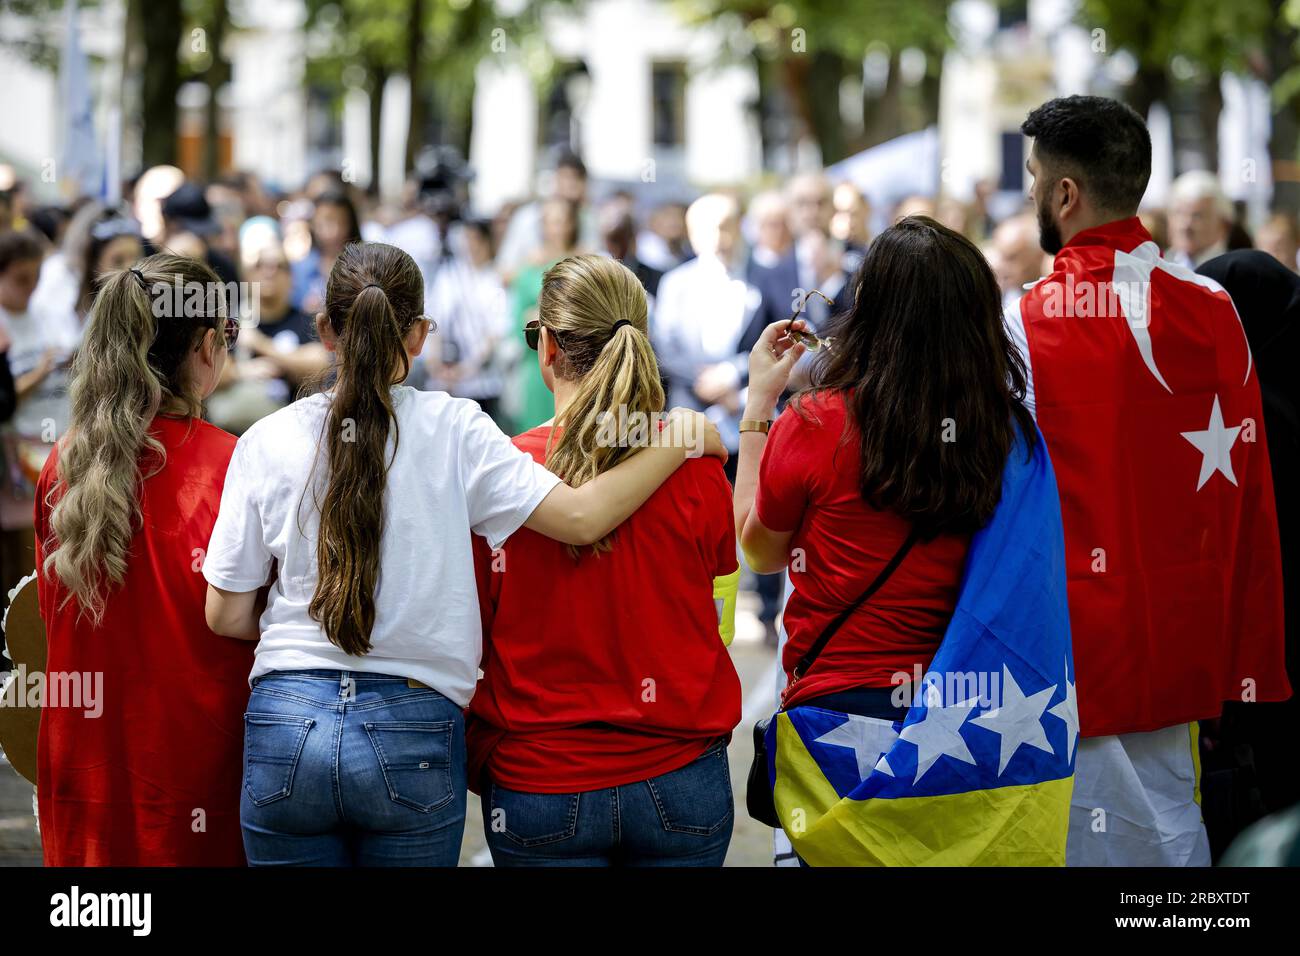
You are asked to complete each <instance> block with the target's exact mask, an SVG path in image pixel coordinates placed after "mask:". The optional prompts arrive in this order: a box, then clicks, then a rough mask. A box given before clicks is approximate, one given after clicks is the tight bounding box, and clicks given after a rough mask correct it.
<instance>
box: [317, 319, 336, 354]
mask: <svg viewBox="0 0 1300 956" xmlns="http://www.w3.org/2000/svg"><path fill="white" fill-rule="evenodd" d="M316 337H317V338H319V339H320V342H321V345H323V346H325V349H326V351H329V352H333V351H335V350H336V349H337V347H338V338H337V337H336V336H335V335H334V329H333V328H331V327H330V320H329V319H328V318H327V317H326V315H325V313H324V312H317V313H316Z"/></svg>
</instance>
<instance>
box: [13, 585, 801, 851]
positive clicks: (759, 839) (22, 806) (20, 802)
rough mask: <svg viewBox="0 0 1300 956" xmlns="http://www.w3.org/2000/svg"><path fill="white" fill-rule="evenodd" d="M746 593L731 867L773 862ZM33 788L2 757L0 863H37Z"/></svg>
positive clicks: (757, 631)
mask: <svg viewBox="0 0 1300 956" xmlns="http://www.w3.org/2000/svg"><path fill="white" fill-rule="evenodd" d="M749 597H750V595H746V594H742V595H741V598H742V602H743V606H742V609H741V611H740V612H739V613H738V615H737V617H738V620H737V622H736V623H737V635H736V641H735V643H734V644H733V645H732V659H733V660H734V661H735V664H736V669H737V670H738V671H739V672H740V679H741V683H742V685H743V686H744V690H745V716H744V719H743V720H742V721H741V723H740V726H739V727H737V728H736V732H735V734H734V736H733V739H732V741H731V747H730V749H729V750H728V756H729V758H730V760H731V785H732V791H733V793H734V794H735V798H736V827H735V832H734V834H733V836H732V839H731V849H730V850H729V851H728V853H727V865H728V866H770V865H771V863H772V831H771V830H770V829H768V828H767V827H765V826H763V825H762V824H759V823H755V822H754V821H753V820H751V819H749V817H748V815H746V813H745V807H744V802H745V776H746V774H747V773H748V771H749V761H750V757H751V756H752V755H753V747H752V743H751V734H750V728H751V727H752V726H753V723H754V721H755V720H758V719H760V718H762V717H763V716H764V715H765V714H767V713H769V712H770V711H771V710H772V703H773V695H774V681H775V672H774V670H773V667H774V660H775V655H774V653H773V651H772V649H771V648H769V647H766V646H764V644H763V643H762V639H761V628H760V626H759V624H758V621H757V620H756V619H755V618H754V616H753V614H752V613H751V612H750V611H749V610H748V608H749V607H752V604H751V603H750V601H748V600H746V599H747V598H749ZM32 793H33V789H32V786H31V784H29V783H28V782H27V781H26V780H24V779H23V778H22V777H20V776H18V774H17V773H16V772H15V771H14V770H13V768H12V767H10V766H9V765H8V764H7V763H6V762H4V759H3V757H0V866H39V865H40V862H41V844H40V836H39V835H38V834H37V832H36V819H35V816H34V815H33V813H32ZM461 865H462V866H491V865H492V861H491V858H490V857H489V855H488V852H487V849H486V847H485V846H484V843H483V819H482V814H481V813H480V812H479V802H478V799H477V798H476V797H475V796H474V795H473V794H470V799H469V809H468V818H467V820H466V822H465V842H464V844H463V846H462V847H461Z"/></svg>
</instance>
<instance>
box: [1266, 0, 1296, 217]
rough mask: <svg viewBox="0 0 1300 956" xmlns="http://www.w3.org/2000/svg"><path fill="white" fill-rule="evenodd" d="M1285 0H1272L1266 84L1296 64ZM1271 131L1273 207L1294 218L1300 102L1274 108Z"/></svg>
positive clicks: (1269, 141) (1293, 98) (1269, 147)
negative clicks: (1272, 23)
mask: <svg viewBox="0 0 1300 956" xmlns="http://www.w3.org/2000/svg"><path fill="white" fill-rule="evenodd" d="M1284 5H1285V0H1273V3H1272V6H1273V15H1274V23H1275V24H1277V29H1275V30H1274V31H1273V35H1272V37H1271V38H1270V40H1269V44H1268V49H1267V51H1266V52H1267V56H1268V73H1269V75H1268V81H1269V82H1270V83H1273V82H1276V81H1277V79H1278V77H1280V76H1281V75H1282V74H1283V73H1285V72H1286V71H1287V69H1289V68H1290V67H1291V66H1292V64H1294V63H1295V48H1296V42H1297V39H1298V37H1297V33H1296V30H1295V29H1294V28H1292V27H1288V26H1286V25H1285V24H1286V20H1285V19H1284V18H1283V17H1282V15H1281V13H1282V7H1283V6H1284ZM1272 119H1273V123H1272V130H1271V132H1270V134H1269V138H1268V156H1269V159H1270V160H1271V161H1272V164H1273V208H1274V209H1277V210H1280V211H1283V212H1287V213H1290V214H1291V215H1292V216H1295V215H1296V214H1297V213H1300V166H1298V165H1297V163H1296V158H1297V153H1298V152H1300V99H1298V98H1296V97H1292V98H1290V99H1289V100H1288V101H1287V102H1285V103H1281V104H1275V105H1274V107H1273V117H1272Z"/></svg>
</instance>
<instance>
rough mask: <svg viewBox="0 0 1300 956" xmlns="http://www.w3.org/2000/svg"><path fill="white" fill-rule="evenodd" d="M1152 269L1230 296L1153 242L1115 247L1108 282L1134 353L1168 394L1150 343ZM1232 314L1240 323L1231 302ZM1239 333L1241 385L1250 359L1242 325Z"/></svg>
mask: <svg viewBox="0 0 1300 956" xmlns="http://www.w3.org/2000/svg"><path fill="white" fill-rule="evenodd" d="M1156 269H1161V270H1163V271H1164V272H1167V273H1168V274H1169V275H1171V276H1173V277H1174V278H1175V279H1179V280H1181V281H1183V282H1194V283H1196V284H1197V285H1199V286H1204V287H1205V288H1207V289H1209V290H1210V291H1211V292H1214V293H1216V294H1222V295H1223V297H1224V298H1225V299H1227V301H1228V302H1229V304H1231V303H1232V297H1231V296H1229V295H1228V293H1227V291H1226V290H1225V289H1224V288H1223V286H1221V285H1219V283H1217V282H1215V281H1214V280H1213V279H1211V278H1209V277H1208V276H1203V275H1197V274H1196V273H1195V272H1193V271H1192V270H1191V269H1188V268H1187V267H1186V266H1182V265H1179V264H1178V263H1176V262H1170V261H1169V260H1168V259H1162V258H1161V257H1160V247H1159V246H1157V245H1156V244H1155V243H1154V242H1144V243H1142V244H1141V245H1140V246H1138V247H1137V248H1136V249H1134V250H1133V251H1132V252H1123V251H1121V250H1118V249H1117V250H1115V271H1114V274H1113V275H1112V277H1111V284H1112V287H1113V288H1114V290H1115V295H1116V297H1117V298H1118V299H1119V302H1120V305H1121V306H1122V307H1123V309H1124V317H1125V320H1126V321H1125V324H1126V325H1127V326H1128V329H1129V332H1130V333H1131V334H1132V335H1133V341H1134V342H1135V343H1136V344H1137V348H1138V354H1139V355H1141V356H1142V361H1143V363H1144V364H1145V365H1146V367H1147V371H1149V372H1150V373H1151V374H1152V375H1153V376H1154V377H1155V380H1156V381H1157V382H1159V383H1160V384H1161V385H1162V386H1164V390H1165V391H1166V392H1168V393H1169V394H1170V395H1172V394H1173V393H1174V390H1173V389H1172V388H1170V387H1169V383H1168V382H1166V381H1165V377H1164V376H1163V375H1162V374H1160V368H1159V366H1158V365H1156V357H1155V353H1154V352H1153V350H1152V346H1151V314H1150V313H1151V273H1152V272H1154V271H1155V270H1156ZM1232 314H1233V315H1236V316H1237V322H1238V324H1240V323H1241V316H1240V315H1237V307H1236V305H1233V306H1232ZM1241 337H1242V341H1243V342H1245V345H1246V374H1245V375H1244V376H1242V379H1241V383H1242V384H1243V385H1245V384H1246V381H1247V380H1248V379H1249V378H1250V369H1251V362H1252V359H1251V354H1250V343H1249V342H1247V341H1246V330H1245V328H1244V327H1243V328H1242V330H1241Z"/></svg>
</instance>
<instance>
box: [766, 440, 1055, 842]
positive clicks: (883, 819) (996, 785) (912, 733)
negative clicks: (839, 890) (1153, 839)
mask: <svg viewBox="0 0 1300 956" xmlns="http://www.w3.org/2000/svg"><path fill="white" fill-rule="evenodd" d="M813 666H814V667H815V666H816V665H813ZM909 677H910V675H909ZM899 692H900V693H901V692H902V688H900V691H899ZM1078 726H1079V725H1078V719H1077V716H1076V710H1075V690H1074V665H1073V661H1072V658H1071V651H1070V622H1069V611H1068V609H1067V606H1066V584H1065V551H1064V541H1063V536H1062V528H1061V512H1060V504H1059V500H1058V496H1057V487H1056V481H1055V478H1054V477H1053V474H1052V465H1051V462H1050V460H1049V459H1048V455H1047V450H1046V448H1045V446H1044V443H1043V441H1042V438H1041V436H1039V438H1038V441H1037V442H1036V443H1035V447H1034V449H1033V451H1032V452H1031V453H1029V454H1026V450H1025V446H1024V441H1023V436H1021V437H1020V438H1019V439H1018V442H1017V445H1016V447H1015V448H1014V449H1012V452H1011V455H1010V456H1009V457H1008V459H1007V465H1006V469H1005V472H1004V474H1003V479H1002V500H1001V502H1000V504H999V505H998V508H997V510H996V511H995V512H994V515H993V518H992V519H991V520H990V522H989V524H988V525H987V526H986V527H985V528H983V529H982V530H981V531H979V532H977V533H976V534H975V535H974V536H973V537H972V540H971V545H970V551H969V552H968V555H967V559H966V568H965V570H964V572H963V577H962V583H961V587H960V590H959V592H958V597H957V605H956V610H955V611H954V613H953V617H952V621H951V623H950V624H949V626H948V629H947V631H946V632H945V634H944V638H943V641H942V643H941V644H940V646H939V649H938V651H936V652H935V655H934V659H933V660H932V661H931V662H930V668H929V671H928V672H927V673H926V674H925V675H924V676H923V677H922V679H921V681H920V683H919V687H918V688H917V689H915V699H914V700H913V701H912V702H911V706H910V707H909V709H908V711H907V716H906V718H905V719H904V720H903V721H902V722H901V723H900V722H891V721H888V720H882V719H874V718H869V717H860V716H857V715H850V714H844V713H839V712H837V711H831V710H823V709H821V708H817V707H795V708H793V709H791V710H789V711H783V712H781V713H778V714H777V715H776V717H775V718H774V719H773V720H772V722H771V723H770V724H769V725H768V730H767V752H768V775H769V780H771V781H772V783H773V788H774V790H773V796H774V798H775V802H776V809H777V813H778V815H779V816H780V819H781V824H782V827H783V829H784V830H785V831H786V833H787V834H788V835H789V837H790V842H791V843H792V845H793V846H794V848H795V850H796V851H797V852H798V853H799V855H800V856H801V857H803V859H804V860H806V861H807V862H809V863H810V864H812V865H814V866H916V865H938V866H997V865H1004V866H1035V865H1037V866H1053V865H1055V866H1060V865H1063V864H1064V862H1065V836H1066V831H1067V829H1068V824H1069V809H1070V792H1071V789H1072V786H1073V779H1074V752H1075V745H1076V743H1077V740H1078Z"/></svg>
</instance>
